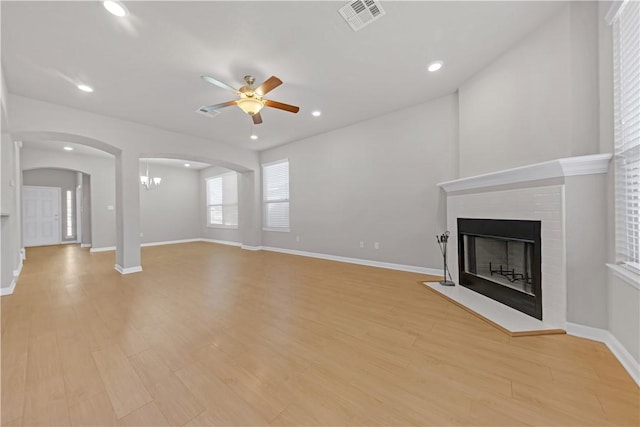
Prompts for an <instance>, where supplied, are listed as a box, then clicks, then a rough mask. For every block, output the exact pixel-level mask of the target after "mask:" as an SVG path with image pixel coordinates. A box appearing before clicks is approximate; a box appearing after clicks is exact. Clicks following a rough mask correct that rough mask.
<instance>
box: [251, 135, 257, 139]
mask: <svg viewBox="0 0 640 427" xmlns="http://www.w3.org/2000/svg"><path fill="white" fill-rule="evenodd" d="M249 138H251V139H258V135H251V136H250V137H249Z"/></svg>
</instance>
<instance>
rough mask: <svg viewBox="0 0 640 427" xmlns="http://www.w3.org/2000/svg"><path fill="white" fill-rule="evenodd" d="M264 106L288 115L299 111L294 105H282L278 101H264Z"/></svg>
mask: <svg viewBox="0 0 640 427" xmlns="http://www.w3.org/2000/svg"><path fill="white" fill-rule="evenodd" d="M265 105H266V106H267V107H271V108H277V109H279V110H284V111H288V112H290V113H297V112H298V111H300V107H296V106H295V105H289V104H284V103H282V102H278V101H271V100H269V99H266V100H265Z"/></svg>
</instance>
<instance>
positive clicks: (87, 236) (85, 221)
mask: <svg viewBox="0 0 640 427" xmlns="http://www.w3.org/2000/svg"><path fill="white" fill-rule="evenodd" d="M81 175H82V202H81V203H82V207H81V209H82V224H81V225H82V242H80V243H82V244H83V245H91V175H89V174H86V173H83V174H81Z"/></svg>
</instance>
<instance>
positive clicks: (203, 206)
mask: <svg viewBox="0 0 640 427" xmlns="http://www.w3.org/2000/svg"><path fill="white" fill-rule="evenodd" d="M229 172H231V171H230V170H229V169H225V168H222V167H218V166H214V167H210V168H206V169H202V170H201V171H200V224H201V225H202V227H201V229H202V237H203V238H205V239H212V240H221V241H225V242H234V243H240V242H241V241H242V238H241V230H240V228H239V227H238V228H222V227H214V226H207V194H206V191H207V185H206V180H207V178H211V177H214V176H218V175H223V174H225V173H229ZM242 203H243V201H242V200H239V205H240V204H242ZM239 223H241V222H240V221H239Z"/></svg>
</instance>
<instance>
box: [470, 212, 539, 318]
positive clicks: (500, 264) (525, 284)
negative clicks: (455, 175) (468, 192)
mask: <svg viewBox="0 0 640 427" xmlns="http://www.w3.org/2000/svg"><path fill="white" fill-rule="evenodd" d="M540 227H541V224H540V221H527V220H506V219H476V218H473V219H472V218H458V267H459V269H458V272H459V279H460V285H462V286H464V287H467V288H469V289H471V290H473V291H475V292H478V293H480V294H483V295H484V296H487V297H489V298H492V299H494V300H496V301H498V302H501V303H502V304H505V305H508V306H509V307H511V308H514V309H516V310H519V311H521V312H523V313H525V314H528V315H529V316H532V317H535V318H536V319H540V320H542V282H541V260H542V253H541V249H542V245H541V239H540Z"/></svg>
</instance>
